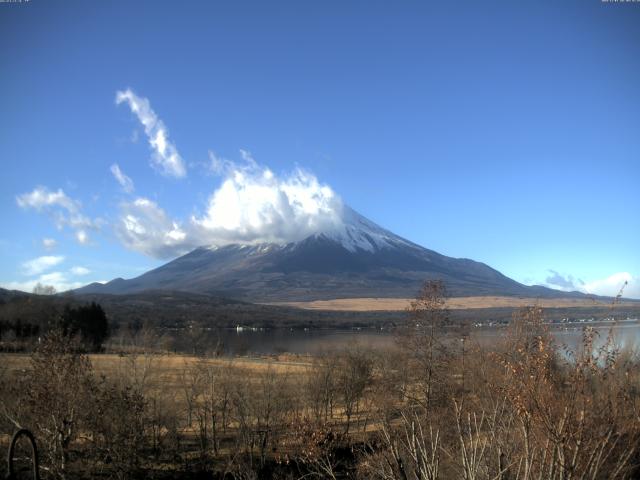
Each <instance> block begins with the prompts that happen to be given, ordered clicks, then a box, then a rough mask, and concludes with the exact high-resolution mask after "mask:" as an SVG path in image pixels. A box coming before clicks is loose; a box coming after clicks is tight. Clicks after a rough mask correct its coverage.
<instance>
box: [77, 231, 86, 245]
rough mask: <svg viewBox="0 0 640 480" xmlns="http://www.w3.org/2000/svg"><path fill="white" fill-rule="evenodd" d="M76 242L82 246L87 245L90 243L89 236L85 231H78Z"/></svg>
mask: <svg viewBox="0 0 640 480" xmlns="http://www.w3.org/2000/svg"><path fill="white" fill-rule="evenodd" d="M76 240H77V241H78V243H79V244H80V245H87V244H88V243H89V235H87V232H86V231H85V230H82V229H81V230H78V231H77V232H76Z"/></svg>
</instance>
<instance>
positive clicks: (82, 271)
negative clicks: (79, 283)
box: [69, 266, 91, 276]
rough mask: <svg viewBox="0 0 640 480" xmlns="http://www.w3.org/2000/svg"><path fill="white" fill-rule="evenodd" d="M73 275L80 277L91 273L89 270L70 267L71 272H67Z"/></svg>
mask: <svg viewBox="0 0 640 480" xmlns="http://www.w3.org/2000/svg"><path fill="white" fill-rule="evenodd" d="M69 271H70V272H71V273H72V274H73V275H77V276H81V275H88V274H90V273H91V270H89V269H88V268H86V267H79V266H76V267H71V270H69Z"/></svg>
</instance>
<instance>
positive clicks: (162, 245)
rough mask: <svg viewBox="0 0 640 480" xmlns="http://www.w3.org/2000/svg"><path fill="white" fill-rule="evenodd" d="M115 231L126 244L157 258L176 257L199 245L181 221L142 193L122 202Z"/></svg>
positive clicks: (130, 247) (132, 248)
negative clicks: (187, 232)
mask: <svg viewBox="0 0 640 480" xmlns="http://www.w3.org/2000/svg"><path fill="white" fill-rule="evenodd" d="M116 233H117V235H118V237H119V238H120V240H121V241H122V243H123V244H124V246H125V247H127V248H129V249H131V250H134V251H137V252H141V253H144V254H145V255H149V256H151V257H155V258H168V257H173V256H176V255H180V254H182V253H186V252H187V251H189V250H190V249H192V248H194V247H195V246H197V245H195V244H194V243H192V239H191V238H187V234H186V232H185V231H184V230H182V228H181V227H180V225H179V224H178V222H176V221H174V220H172V219H171V218H170V217H169V215H167V213H166V212H165V211H164V210H163V209H162V208H161V207H159V206H158V205H157V204H156V203H155V202H153V201H152V200H149V199H148V198H142V197H141V198H137V199H135V200H134V201H133V202H125V203H123V204H122V205H121V216H120V219H119V221H118V223H117V224H116Z"/></svg>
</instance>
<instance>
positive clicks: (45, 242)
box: [42, 238, 58, 250]
mask: <svg viewBox="0 0 640 480" xmlns="http://www.w3.org/2000/svg"><path fill="white" fill-rule="evenodd" d="M57 244H58V242H56V240H55V239H54V238H43V239H42V246H43V247H44V248H45V250H53V249H54V248H56V245H57Z"/></svg>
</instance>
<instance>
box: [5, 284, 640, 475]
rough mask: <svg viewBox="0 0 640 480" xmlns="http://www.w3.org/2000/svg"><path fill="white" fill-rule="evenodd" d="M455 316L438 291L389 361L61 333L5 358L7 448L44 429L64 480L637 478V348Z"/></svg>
mask: <svg viewBox="0 0 640 480" xmlns="http://www.w3.org/2000/svg"><path fill="white" fill-rule="evenodd" d="M448 323H449V316H448V313H447V308H446V303H445V301H444V298H443V296H442V286H441V284H439V283H437V282H431V283H429V284H426V285H425V287H424V289H423V291H422V292H421V294H420V296H419V297H418V298H417V299H415V300H414V301H412V302H411V304H410V308H409V312H408V317H407V322H406V325H405V326H404V327H402V328H398V330H397V332H396V342H395V346H394V347H393V348H390V349H388V350H385V351H373V350H367V349H364V348H361V347H359V346H357V345H354V346H353V347H352V348H349V349H347V350H343V351H336V352H331V353H327V354H321V355H316V356H313V357H305V356H300V357H298V356H279V357H263V358H246V357H243V358H226V357H211V356H206V355H203V356H182V355H175V354H167V353H162V352H161V350H160V349H158V348H157V346H155V345H152V344H138V345H136V348H135V349H131V350H129V351H128V352H126V353H119V354H109V353H105V354H97V355H86V354H83V353H82V352H81V351H80V350H79V349H78V345H80V344H79V343H77V341H76V339H74V338H68V337H66V336H64V335H63V334H62V333H61V332H60V331H55V330H53V331H51V332H49V333H48V334H47V335H46V336H45V337H44V338H43V339H42V341H41V342H40V343H39V344H38V346H37V347H36V349H35V350H34V351H33V352H32V353H31V354H28V355H27V354H24V355H22V354H21V355H16V354H5V355H2V356H1V357H0V359H1V360H2V362H1V363H0V432H2V433H3V435H2V437H1V440H2V442H3V443H4V447H5V448H6V444H7V442H8V440H9V435H10V434H11V433H12V432H13V431H15V430H16V429H17V428H28V429H29V430H31V431H32V432H33V433H34V435H35V438H36V440H37V443H38V447H39V449H40V454H41V455H40V456H41V458H40V459H41V467H40V469H39V472H40V475H41V476H42V478H51V479H54V478H61V479H72V478H90V477H97V478H119V479H124V478H221V479H222V478H225V479H256V478H265V479H309V478H329V479H339V478H353V479H355V478H372V479H379V480H396V479H397V480H436V479H465V480H534V479H535V480H542V479H551V480H578V479H584V480H587V479H625V478H638V475H639V474H640V471H639V469H638V468H639V465H640V451H639V450H638V445H639V444H640V369H639V368H638V367H639V366H640V360H639V359H638V355H637V354H636V352H635V351H634V350H632V349H629V348H627V349H623V350H621V349H619V348H618V347H617V346H616V342H615V339H614V338H613V337H604V338H603V337H599V336H598V334H597V332H596V331H595V330H593V329H592V328H590V327H588V326H587V327H586V328H585V329H584V331H583V340H582V343H581V345H580V347H579V348H578V349H576V350H573V351H571V350H569V349H567V348H566V347H565V346H563V345H558V344H556V343H555V342H554V340H553V337H552V336H551V335H550V333H549V331H548V327H547V325H546V323H545V318H544V312H543V310H542V309H541V308H539V307H525V308H523V309H521V310H519V311H518V312H517V313H516V314H515V315H514V318H513V321H512V322H511V324H510V326H509V327H508V328H507V329H506V333H505V335H504V337H502V338H500V339H499V340H497V341H496V344H495V345H492V346H491V347H490V348H487V347H482V346H481V345H480V344H476V342H474V340H473V337H471V336H469V335H468V332H467V331H465V329H464V328H462V327H460V328H455V327H454V328H447V329H445V328H444V327H447V326H448ZM445 330H446V334H445V333H444V332H445ZM150 338H151V337H150ZM23 447H24V445H23V446H22V450H20V451H19V454H18V455H16V460H15V461H16V463H19V464H21V465H22V466H23V467H25V468H27V467H29V465H30V460H29V455H28V453H26V452H25V450H24V448H23ZM20 452H22V453H20ZM4 473H5V472H2V471H0V475H4Z"/></svg>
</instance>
